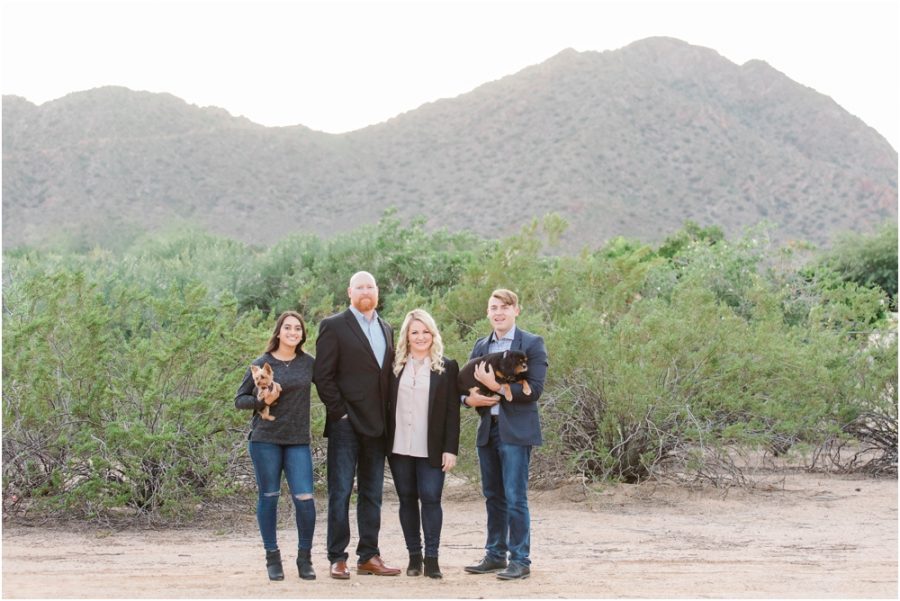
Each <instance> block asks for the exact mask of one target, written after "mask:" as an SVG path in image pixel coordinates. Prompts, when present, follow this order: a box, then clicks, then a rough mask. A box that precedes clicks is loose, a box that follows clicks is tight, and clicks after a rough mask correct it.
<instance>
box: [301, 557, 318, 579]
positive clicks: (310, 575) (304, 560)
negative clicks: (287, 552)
mask: <svg viewBox="0 0 900 601" xmlns="http://www.w3.org/2000/svg"><path fill="white" fill-rule="evenodd" d="M297 571H298V572H300V578H302V579H303V580H315V579H316V573H315V571H313V567H312V558H311V557H310V554H309V549H299V550H298V551H297Z"/></svg>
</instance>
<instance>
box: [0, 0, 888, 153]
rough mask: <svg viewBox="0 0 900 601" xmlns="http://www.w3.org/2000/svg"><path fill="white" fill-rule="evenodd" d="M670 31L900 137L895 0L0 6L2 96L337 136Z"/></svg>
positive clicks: (30, 0) (13, 2)
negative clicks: (158, 99) (90, 100)
mask: <svg viewBox="0 0 900 601" xmlns="http://www.w3.org/2000/svg"><path fill="white" fill-rule="evenodd" d="M658 35H665V36H671V37H675V38H679V39H681V40H684V41H686V42H689V43H691V44H696V45H700V46H706V47H708V48H712V49H714V50H716V51H717V52H719V53H720V54H722V55H723V56H724V57H726V58H728V59H729V60H731V61H734V62H736V63H738V64H742V63H744V62H745V61H747V60H750V59H754V58H756V59H762V60H765V61H766V62H768V63H769V64H770V65H772V66H773V67H775V68H776V69H778V70H779V71H781V72H783V73H785V74H786V75H787V76H789V77H790V78H792V79H794V80H795V81H797V82H799V83H802V84H804V85H807V86H809V87H811V88H814V89H815V90H817V91H819V92H821V93H823V94H826V95H828V96H831V97H832V98H833V99H834V100H835V101H836V102H837V103H838V104H840V105H841V106H843V107H844V108H845V109H847V110H848V111H849V112H851V113H852V114H854V115H856V116H858V117H860V118H861V119H862V120H863V121H865V122H866V123H867V124H869V125H871V126H872V127H874V128H875V129H877V130H878V131H879V132H880V133H881V134H882V135H883V136H884V137H885V138H887V139H888V140H889V141H890V142H891V144H892V145H893V146H894V148H898V142H900V119H898V115H900V41H898V40H900V2H898V1H897V0H882V1H867V0H849V1H847V0H841V1H836V2H823V1H813V0H785V1H781V2H765V1H761V0H755V1H748V0H715V1H714V2H687V1H681V0H668V1H660V0H657V1H641V0H628V1H627V2H619V1H613V0H594V1H583V2H566V1H564V0H560V1H554V2H550V1H540V2H522V1H514V0H508V1H502V0H494V1H483V2H464V1H460V0H454V1H452V2H449V1H447V2H444V1H437V0H417V1H415V2H384V1H380V0H370V1H357V2H346V1H339V0H328V1H327V2H313V1H299V0H297V1H293V2H264V1H254V2H247V1H236V2H220V1H213V0H206V1H194V2H183V1H182V2H172V1H166V0H152V1H150V2H143V1H138V0H133V1H129V0H116V1H115V2H84V1H79V0H71V1H56V2H49V1H43V0H27V1H19V0H2V38H3V46H2V51H3V55H2V88H3V93H4V94H16V95H19V96H24V97H25V98H27V99H29V100H31V101H32V102H35V103H38V104H41V103H43V102H46V101H48V100H53V99H56V98H59V97H61V96H64V95H66V94H68V93H70V92H76V91H81V90H87V89H90V88H94V87H97V86H103V85H121V86H126V87H128V88H131V89H134V90H148V91H151V92H169V93H171V94H174V95H175V96H178V97H179V98H182V99H184V100H186V101H187V102H189V103H192V104H197V105H199V106H208V105H213V106H219V107H222V108H224V109H226V110H228V111H229V112H230V113H231V114H233V115H243V116H245V117H247V118H249V119H250V120H252V121H255V122H257V123H261V124H263V125H297V124H302V125H306V126H308V127H311V128H313V129H317V130H321V131H327V132H333V133H339V132H344V131H349V130H353V129H358V128H361V127H365V126H366V125H371V124H373V123H378V122H380V121H384V120H385V119H389V118H390V117H393V116H395V115H397V114H399V113H402V112H405V111H408V110H412V109H415V108H417V107H419V106H421V105H422V104H424V103H426V102H430V101H433V100H437V99H439V98H447V97H453V96H457V95H459V94H463V93H465V92H468V91H470V90H472V89H473V88H475V87H477V86H479V85H481V84H483V83H486V82H488V81H492V80H495V79H498V78H500V77H503V76H505V75H510V74H512V73H515V72H516V71H519V70H520V69H522V68H524V67H526V66H529V65H533V64H537V63H540V62H543V61H545V60H546V59H548V58H550V57H551V56H553V55H555V54H557V53H558V52H560V51H561V50H563V49H565V48H574V49H576V50H579V51H584V50H614V49H617V48H621V47H622V46H625V45H627V44H630V43H631V42H634V41H636V40H640V39H643V38H646V37H650V36H658Z"/></svg>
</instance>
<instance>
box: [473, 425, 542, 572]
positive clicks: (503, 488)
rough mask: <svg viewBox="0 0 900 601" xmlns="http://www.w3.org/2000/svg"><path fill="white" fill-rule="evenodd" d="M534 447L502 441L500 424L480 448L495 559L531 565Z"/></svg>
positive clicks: (489, 538) (491, 555) (490, 544)
mask: <svg viewBox="0 0 900 601" xmlns="http://www.w3.org/2000/svg"><path fill="white" fill-rule="evenodd" d="M530 462H531V447H530V446H523V445H515V444H507V443H504V442H501V441H500V431H499V429H498V427H497V424H496V423H494V424H492V425H491V435H490V440H489V442H488V444H487V445H486V446H483V447H478V464H479V465H480V466H481V488H482V491H483V492H484V498H485V504H486V505H487V543H486V544H485V546H484V548H485V551H486V552H487V556H488V557H489V558H491V559H496V560H501V559H505V558H506V553H507V551H508V552H509V561H510V562H515V563H518V564H521V565H524V566H528V565H531V559H529V557H528V555H529V552H530V549H531V517H530V515H529V512H528V465H529V463H530Z"/></svg>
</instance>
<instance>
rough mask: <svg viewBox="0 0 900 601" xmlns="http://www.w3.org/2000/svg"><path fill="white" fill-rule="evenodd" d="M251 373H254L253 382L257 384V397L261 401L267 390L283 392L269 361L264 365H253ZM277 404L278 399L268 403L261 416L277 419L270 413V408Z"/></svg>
mask: <svg viewBox="0 0 900 601" xmlns="http://www.w3.org/2000/svg"><path fill="white" fill-rule="evenodd" d="M250 373H251V374H252V375H253V383H254V384H256V398H257V399H259V400H260V401H261V400H263V397H264V396H265V393H266V391H270V392H271V391H275V392H278V393H280V392H281V384H279V383H278V382H276V381H275V377H274V374H273V373H272V366H271V365H269V364H268V363H263V366H262V367H259V366H258V365H251V366H250ZM277 404H278V401H277V400H276V401H275V402H274V403H272V405H266V406H265V407H263V408H262V409H261V410H260V412H259V416H260V417H261V418H263V419H266V420H269V421H270V422H271V421H275V416H274V415H271V414H270V413H269V408H270V407H272V406H273V405H277Z"/></svg>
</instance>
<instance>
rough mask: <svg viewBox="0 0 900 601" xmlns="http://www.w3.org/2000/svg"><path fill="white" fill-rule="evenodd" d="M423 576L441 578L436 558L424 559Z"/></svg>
mask: <svg viewBox="0 0 900 601" xmlns="http://www.w3.org/2000/svg"><path fill="white" fill-rule="evenodd" d="M425 575H426V576H428V577H429V578H443V577H444V575H443V574H441V568H440V566H439V565H438V558H437V557H428V556H426V557H425Z"/></svg>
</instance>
